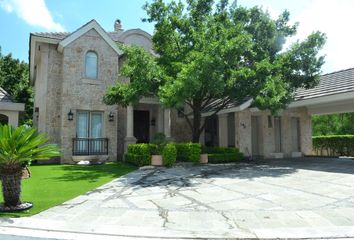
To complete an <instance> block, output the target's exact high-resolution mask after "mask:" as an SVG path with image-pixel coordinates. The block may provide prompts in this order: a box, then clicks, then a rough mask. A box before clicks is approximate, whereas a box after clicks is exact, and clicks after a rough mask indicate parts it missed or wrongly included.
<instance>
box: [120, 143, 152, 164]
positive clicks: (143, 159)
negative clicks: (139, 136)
mask: <svg viewBox="0 0 354 240" xmlns="http://www.w3.org/2000/svg"><path fill="white" fill-rule="evenodd" d="M157 151H158V149H157V146H156V145H155V144H147V143H140V144H131V145H129V146H128V153H127V154H125V158H124V159H125V161H126V162H128V163H131V164H133V165H135V166H138V167H142V166H146V165H150V164H151V154H156V152H157Z"/></svg>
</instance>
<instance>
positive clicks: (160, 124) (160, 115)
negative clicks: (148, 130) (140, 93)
mask: <svg viewBox="0 0 354 240" xmlns="http://www.w3.org/2000/svg"><path fill="white" fill-rule="evenodd" d="M163 122H164V112H163V108H162V106H161V105H159V106H158V109H157V131H158V132H159V133H163V132H164V127H163Z"/></svg>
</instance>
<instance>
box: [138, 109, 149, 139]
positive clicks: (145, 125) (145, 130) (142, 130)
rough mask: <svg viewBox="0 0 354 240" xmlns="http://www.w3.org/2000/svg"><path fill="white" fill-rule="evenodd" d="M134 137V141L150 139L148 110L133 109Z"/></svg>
mask: <svg viewBox="0 0 354 240" xmlns="http://www.w3.org/2000/svg"><path fill="white" fill-rule="evenodd" d="M134 137H135V138H136V143H148V142H149V141H150V112H149V111H140V110H134Z"/></svg>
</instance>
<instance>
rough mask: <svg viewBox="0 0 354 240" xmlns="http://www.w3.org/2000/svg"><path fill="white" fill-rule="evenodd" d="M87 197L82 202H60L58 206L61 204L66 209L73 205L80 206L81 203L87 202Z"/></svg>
mask: <svg viewBox="0 0 354 240" xmlns="http://www.w3.org/2000/svg"><path fill="white" fill-rule="evenodd" d="M87 201H88V199H86V200H84V201H82V202H78V203H62V204H60V205H59V206H63V207H65V208H66V209H72V208H74V207H77V206H80V205H81V204H84V203H85V202H87Z"/></svg>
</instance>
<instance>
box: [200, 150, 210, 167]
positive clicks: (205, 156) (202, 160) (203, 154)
mask: <svg viewBox="0 0 354 240" xmlns="http://www.w3.org/2000/svg"><path fill="white" fill-rule="evenodd" d="M199 162H200V163H202V164H207V163H208V153H207V148H206V147H204V146H203V147H202V152H201V154H200V160H199Z"/></svg>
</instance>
